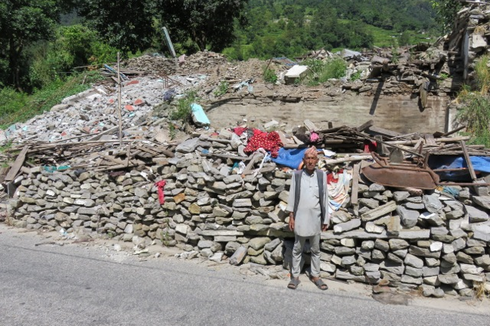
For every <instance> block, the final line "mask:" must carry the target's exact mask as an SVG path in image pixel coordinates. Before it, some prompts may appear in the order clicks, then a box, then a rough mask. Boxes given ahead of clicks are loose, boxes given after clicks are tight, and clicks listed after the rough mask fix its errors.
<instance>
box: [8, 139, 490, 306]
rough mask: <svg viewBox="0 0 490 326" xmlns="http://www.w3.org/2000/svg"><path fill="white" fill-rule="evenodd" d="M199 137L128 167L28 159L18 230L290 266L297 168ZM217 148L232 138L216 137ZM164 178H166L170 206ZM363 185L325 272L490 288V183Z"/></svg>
mask: <svg viewBox="0 0 490 326" xmlns="http://www.w3.org/2000/svg"><path fill="white" fill-rule="evenodd" d="M190 142H193V143H194V146H195V147H193V148H191V149H187V150H185V149H184V148H183V147H178V148H177V152H176V153H175V157H173V158H169V159H166V160H161V161H159V162H155V163H156V164H155V165H154V166H151V167H145V166H142V167H140V168H139V169H134V170H131V171H127V172H120V171H118V172H98V173H95V172H91V171H84V170H77V169H69V170H66V171H54V172H50V171H47V170H45V169H43V168H42V167H36V168H31V169H27V168H24V172H25V174H24V175H23V177H20V178H18V179H17V183H18V187H17V189H16V191H15V195H14V197H13V198H12V199H10V202H9V212H10V218H12V219H13V223H14V225H15V226H17V227H26V228H29V229H36V230H61V231H62V232H66V233H69V234H70V233H72V234H80V233H93V232H97V233H99V234H105V235H107V236H110V237H113V238H115V239H119V240H121V241H133V242H136V241H137V242H138V243H139V244H141V243H143V245H144V244H145V242H146V244H150V243H152V242H153V243H155V242H157V243H161V244H162V245H166V246H178V247H179V248H180V249H181V250H182V251H183V252H194V253H195V255H200V256H202V257H206V258H209V259H213V260H220V261H221V260H225V259H230V263H233V264H238V263H240V262H253V263H257V264H263V265H281V264H282V265H283V266H284V267H286V268H287V267H288V264H289V263H288V257H290V250H291V247H292V240H293V237H294V236H293V234H292V232H290V231H289V230H288V226H287V214H286V213H285V212H284V209H285V207H286V203H287V198H288V190H289V185H290V178H291V170H290V169H285V168H282V167H279V166H276V165H275V164H274V163H265V164H264V165H263V166H262V168H261V169H260V170H258V169H255V170H251V171H250V172H244V171H241V169H242V168H243V165H237V164H234V161H233V160H231V159H230V158H227V157H226V156H225V155H223V156H221V157H220V156H213V155H212V154H209V153H207V151H206V150H203V148H202V147H200V146H199V140H197V139H194V140H190ZM188 143H189V142H187V146H188ZM219 145H222V146H224V147H226V146H227V145H224V144H223V143H220V142H214V146H219ZM228 146H229V145H228ZM235 161H236V160H235ZM345 171H346V173H347V172H349V173H351V172H352V169H351V168H346V170H345ZM244 173H245V174H244ZM346 175H347V174H346ZM158 181H165V185H164V188H163V190H164V195H165V197H164V200H165V203H164V204H163V205H161V204H160V202H159V198H158V187H157V186H156V185H155V184H156V182H158ZM350 184H352V180H351V181H350ZM353 188H354V187H350V186H347V187H346V188H345V189H348V190H347V191H346V192H345V193H344V195H346V200H345V202H344V203H343V204H342V205H341V207H340V209H339V210H337V211H335V212H334V213H333V218H332V225H331V227H330V228H329V230H328V231H327V232H324V233H323V234H322V243H321V250H322V252H321V259H322V264H321V269H322V273H324V275H323V276H324V277H335V278H337V279H341V280H354V281H357V282H366V283H372V284H376V283H377V282H379V281H380V280H381V279H384V280H387V281H389V283H390V285H392V286H397V287H400V288H404V289H415V288H420V289H421V290H422V292H423V294H424V295H426V296H436V297H440V296H444V295H445V294H460V295H464V296H469V295H472V294H473V291H474V290H473V288H474V287H477V286H480V285H483V286H486V288H487V290H488V289H489V288H490V256H489V254H490V222H489V217H488V214H487V211H488V209H490V197H488V189H487V188H486V187H479V188H478V189H470V188H464V187H452V188H450V189H441V190H440V191H433V192H430V193H428V192H426V193H423V192H421V191H420V190H414V189H412V190H396V189H388V188H385V187H383V186H381V185H378V184H369V182H364V181H363V178H362V175H361V180H360V181H359V183H357V182H356V187H355V188H357V189H358V190H357V193H356V194H352V192H351V191H352V190H351V189H353ZM353 197H357V198H358V200H354V205H353V204H352V202H353V200H351V198H353ZM240 254H245V256H244V257H243V256H241V255H240ZM230 257H231V258H230ZM242 258H243V260H242Z"/></svg>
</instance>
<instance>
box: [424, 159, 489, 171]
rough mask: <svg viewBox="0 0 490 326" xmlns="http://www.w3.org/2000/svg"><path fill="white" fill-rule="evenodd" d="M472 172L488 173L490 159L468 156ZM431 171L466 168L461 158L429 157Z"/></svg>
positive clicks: (464, 161)
mask: <svg viewBox="0 0 490 326" xmlns="http://www.w3.org/2000/svg"><path fill="white" fill-rule="evenodd" d="M470 160H471V165H473V170H475V171H481V172H490V157H487V156H470ZM429 166H430V167H431V169H459V168H467V167H468V165H467V164H466V160H465V159H464V158H463V157H461V156H431V157H430V159H429Z"/></svg>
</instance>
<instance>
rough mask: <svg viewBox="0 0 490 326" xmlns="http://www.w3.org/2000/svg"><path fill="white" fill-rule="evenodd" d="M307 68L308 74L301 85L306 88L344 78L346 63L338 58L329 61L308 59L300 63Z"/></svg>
mask: <svg viewBox="0 0 490 326" xmlns="http://www.w3.org/2000/svg"><path fill="white" fill-rule="evenodd" d="M302 64H303V65H306V66H308V69H309V70H310V71H309V74H308V75H307V76H306V77H305V79H304V81H303V83H304V84H306V85H308V86H317V85H320V84H322V83H324V82H326V81H328V80H329V79H332V78H336V79H338V78H341V77H343V76H345V71H346V69H347V63H346V62H345V61H344V60H343V59H340V58H335V59H330V60H326V61H324V60H315V59H308V60H305V61H303V62H302Z"/></svg>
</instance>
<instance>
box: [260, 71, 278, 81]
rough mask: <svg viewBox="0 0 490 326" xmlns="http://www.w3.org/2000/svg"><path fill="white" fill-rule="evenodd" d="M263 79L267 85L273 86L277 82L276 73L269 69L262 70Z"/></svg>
mask: <svg viewBox="0 0 490 326" xmlns="http://www.w3.org/2000/svg"><path fill="white" fill-rule="evenodd" d="M263 78H264V80H265V81H266V82H268V83H273V84H274V83H276V82H277V75H276V72H275V71H274V70H272V69H270V68H269V67H267V68H265V69H264V73H263Z"/></svg>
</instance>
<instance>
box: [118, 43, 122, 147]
mask: <svg viewBox="0 0 490 326" xmlns="http://www.w3.org/2000/svg"><path fill="white" fill-rule="evenodd" d="M117 85H118V86H119V87H118V89H119V92H118V99H117V103H118V113H119V146H120V147H122V112H121V86H122V85H121V74H120V72H119V52H117Z"/></svg>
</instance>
